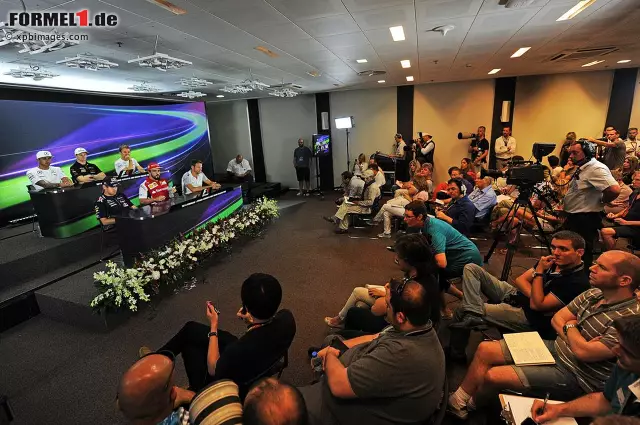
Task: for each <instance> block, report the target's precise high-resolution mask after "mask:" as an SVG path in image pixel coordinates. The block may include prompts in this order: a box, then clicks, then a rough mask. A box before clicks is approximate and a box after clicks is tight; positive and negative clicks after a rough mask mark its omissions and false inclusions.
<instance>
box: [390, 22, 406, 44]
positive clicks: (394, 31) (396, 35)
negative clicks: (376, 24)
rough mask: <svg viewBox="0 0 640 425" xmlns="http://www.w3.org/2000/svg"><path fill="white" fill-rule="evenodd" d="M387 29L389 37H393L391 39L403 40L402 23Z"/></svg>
mask: <svg viewBox="0 0 640 425" xmlns="http://www.w3.org/2000/svg"><path fill="white" fill-rule="evenodd" d="M389 31H391V37H393V41H402V40H404V28H402V25H400V26H398V27H390V28H389Z"/></svg>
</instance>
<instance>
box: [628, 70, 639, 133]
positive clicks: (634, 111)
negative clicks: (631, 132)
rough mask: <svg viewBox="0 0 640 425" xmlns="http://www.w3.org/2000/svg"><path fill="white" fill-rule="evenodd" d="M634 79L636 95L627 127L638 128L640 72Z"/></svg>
mask: <svg viewBox="0 0 640 425" xmlns="http://www.w3.org/2000/svg"><path fill="white" fill-rule="evenodd" d="M638 73H639V75H638V77H637V78H636V93H635V95H634V96H633V108H631V121H630V122H629V124H630V125H629V127H636V128H638V127H640V70H638Z"/></svg>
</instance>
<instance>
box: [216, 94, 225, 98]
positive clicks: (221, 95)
mask: <svg viewBox="0 0 640 425" xmlns="http://www.w3.org/2000/svg"><path fill="white" fill-rule="evenodd" d="M216 97H224V95H223V94H219V95H217V96H216Z"/></svg>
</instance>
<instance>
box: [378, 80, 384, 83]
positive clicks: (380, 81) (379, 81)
mask: <svg viewBox="0 0 640 425" xmlns="http://www.w3.org/2000/svg"><path fill="white" fill-rule="evenodd" d="M378 83H380V84H382V83H386V81H384V80H378Z"/></svg>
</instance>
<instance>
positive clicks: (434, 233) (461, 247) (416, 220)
mask: <svg viewBox="0 0 640 425" xmlns="http://www.w3.org/2000/svg"><path fill="white" fill-rule="evenodd" d="M404 221H405V223H407V226H409V227H414V228H422V233H424V234H425V235H427V237H428V238H429V240H430V243H431V247H432V248H433V251H434V254H435V255H434V259H435V261H436V264H437V265H438V268H439V281H440V291H441V293H442V296H443V298H444V292H448V293H450V294H451V295H453V296H455V297H457V298H460V299H462V291H460V290H459V289H458V288H456V287H455V286H453V285H451V284H450V283H449V280H450V279H452V278H456V277H460V276H462V272H463V270H464V266H465V265H466V264H477V265H479V266H481V265H482V256H481V255H480V251H478V247H477V246H476V245H475V244H474V243H473V242H471V241H470V240H469V239H467V238H466V237H465V236H463V235H462V234H461V233H460V232H458V231H457V230H456V229H454V228H453V227H451V225H450V224H448V223H445V222H444V221H442V220H438V219H436V218H430V217H428V216H427V207H426V205H425V204H424V202H422V201H413V202H410V203H409V204H407V205H406V206H405V207H404ZM445 305H446V303H444V299H443V303H442V306H443V307H444V306H445ZM443 316H444V317H446V318H450V317H451V316H452V312H451V311H450V310H449V309H448V308H446V307H445V308H444V310H443Z"/></svg>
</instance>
